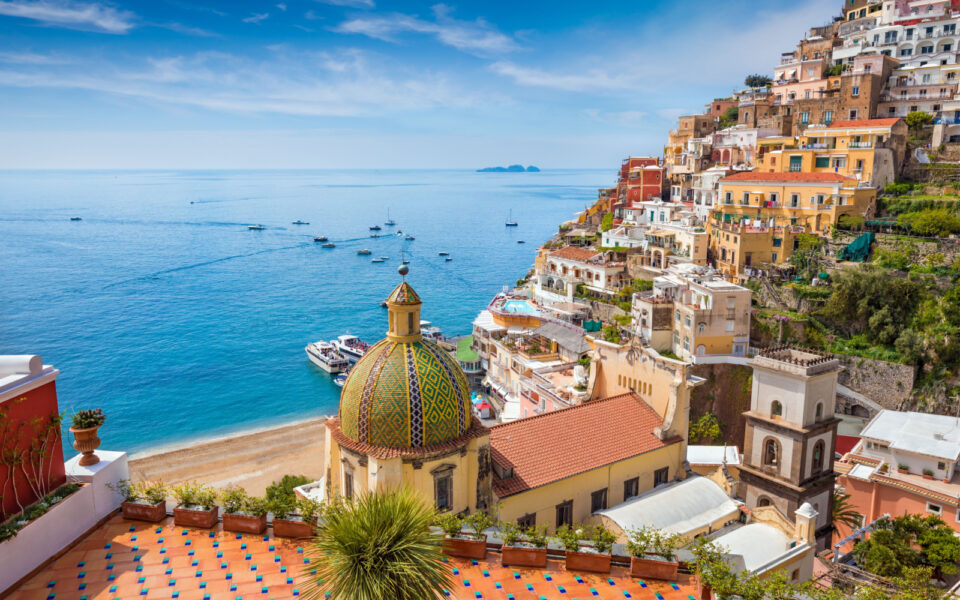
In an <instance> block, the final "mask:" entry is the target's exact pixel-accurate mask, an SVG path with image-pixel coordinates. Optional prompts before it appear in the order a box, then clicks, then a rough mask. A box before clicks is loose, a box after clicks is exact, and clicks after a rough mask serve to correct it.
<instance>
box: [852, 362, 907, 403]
mask: <svg viewBox="0 0 960 600" xmlns="http://www.w3.org/2000/svg"><path fill="white" fill-rule="evenodd" d="M837 358H838V359H840V364H841V365H843V370H842V371H840V375H839V377H838V383H839V384H840V385H845V386H847V387H848V388H850V389H851V390H853V391H855V392H859V393H861V394H863V395H864V396H866V397H867V398H869V399H870V400H873V401H874V402H877V403H878V404H880V405H881V406H883V407H884V408H887V409H892V410H897V409H899V408H900V407H901V405H902V404H903V403H904V401H906V400H907V399H909V398H910V394H911V392H913V380H914V378H915V377H916V372H917V369H916V367H912V366H910V365H902V364H900V363H895V362H886V361H882V360H874V359H870V358H859V357H857V356H845V355H843V354H839V355H837Z"/></svg>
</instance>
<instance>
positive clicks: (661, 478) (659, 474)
mask: <svg viewBox="0 0 960 600" xmlns="http://www.w3.org/2000/svg"><path fill="white" fill-rule="evenodd" d="M669 479H670V467H664V468H662V469H657V470H656V471H654V472H653V487H657V486H658V485H663V484H665V483H667V481H669Z"/></svg>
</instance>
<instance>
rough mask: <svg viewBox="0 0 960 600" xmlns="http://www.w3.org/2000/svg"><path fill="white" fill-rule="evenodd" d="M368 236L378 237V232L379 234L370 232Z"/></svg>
mask: <svg viewBox="0 0 960 600" xmlns="http://www.w3.org/2000/svg"><path fill="white" fill-rule="evenodd" d="M370 237H372V238H378V237H380V234H379V233H371V234H370Z"/></svg>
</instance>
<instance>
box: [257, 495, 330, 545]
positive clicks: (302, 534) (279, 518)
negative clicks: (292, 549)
mask: <svg viewBox="0 0 960 600" xmlns="http://www.w3.org/2000/svg"><path fill="white" fill-rule="evenodd" d="M269 507H270V512H272V513H273V535H275V536H277V537H284V538H308V537H312V536H313V532H314V528H315V527H316V525H317V519H319V517H320V513H321V510H322V508H323V505H322V504H321V503H320V502H317V501H316V500H311V499H309V498H294V499H291V498H274V499H273V500H272V501H270V502H269Z"/></svg>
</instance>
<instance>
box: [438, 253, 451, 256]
mask: <svg viewBox="0 0 960 600" xmlns="http://www.w3.org/2000/svg"><path fill="white" fill-rule="evenodd" d="M438 254H439V255H440V256H450V253H449V252H439V253H438Z"/></svg>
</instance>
